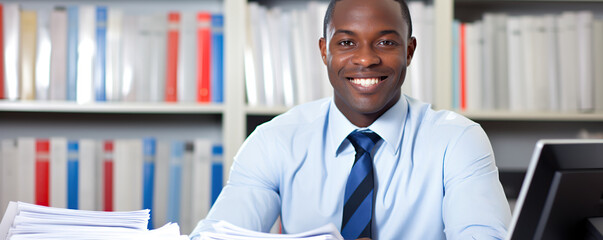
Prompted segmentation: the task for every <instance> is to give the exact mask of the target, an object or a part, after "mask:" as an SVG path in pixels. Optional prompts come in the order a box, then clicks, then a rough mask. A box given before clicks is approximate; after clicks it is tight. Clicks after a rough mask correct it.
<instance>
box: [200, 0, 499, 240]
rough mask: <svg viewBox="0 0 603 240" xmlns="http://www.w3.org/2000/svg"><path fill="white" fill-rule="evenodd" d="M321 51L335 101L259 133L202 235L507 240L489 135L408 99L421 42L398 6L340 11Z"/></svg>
mask: <svg viewBox="0 0 603 240" xmlns="http://www.w3.org/2000/svg"><path fill="white" fill-rule="evenodd" d="M324 26H325V27H324V38H321V39H320V40H319V47H320V52H321V55H322V60H323V62H324V63H325V65H326V67H327V70H328V74H329V79H330V82H331V85H332V86H333V88H334V97H333V98H332V99H330V98H329V99H323V100H319V101H315V102H311V103H307V104H303V105H300V106H297V107H295V108H293V109H291V110H290V111H288V112H287V113H285V114H282V115H280V116H278V117H276V118H274V119H273V120H271V121H270V122H268V123H266V124H263V125H261V126H259V127H258V128H257V129H256V130H255V131H254V132H253V133H252V134H251V135H250V136H249V138H248V139H247V140H246V141H245V143H244V144H243V146H242V147H241V149H240V151H239V153H238V154H237V156H236V157H235V161H234V163H233V166H232V169H231V173H230V179H229V180H228V184H227V185H226V187H224V189H223V190H222V193H221V194H220V197H219V198H218V200H217V201H216V203H215V204H214V206H213V207H212V209H211V210H210V212H209V214H208V215H207V218H206V219H204V220H202V221H200V222H199V225H198V226H197V228H196V229H195V231H193V233H192V234H191V237H192V238H195V237H196V236H198V235H199V232H203V231H211V230H212V226H211V224H212V223H214V222H217V221H219V220H226V221H229V222H231V223H233V224H235V225H238V226H241V227H245V228H248V229H252V230H260V231H268V230H269V229H270V227H271V226H272V225H273V223H274V221H275V220H276V218H277V217H278V216H279V215H280V216H281V219H282V227H283V231H284V232H286V233H297V232H302V231H307V230H310V229H314V228H316V227H320V226H322V225H324V224H327V223H333V224H335V225H336V226H337V227H339V228H340V230H341V232H342V235H343V236H344V237H345V238H346V239H356V238H371V239H500V238H503V237H504V236H505V234H506V229H507V224H508V222H509V221H510V210H509V206H508V204H507V202H506V198H505V195H504V193H503V190H502V187H501V184H500V182H499V181H498V170H497V168H496V165H495V163H494V155H493V153H492V148H491V146H490V143H489V141H488V138H487V136H486V134H485V133H484V131H483V130H482V128H481V127H480V126H479V125H478V124H476V123H474V122H472V121H470V120H468V119H466V118H464V117H463V116H460V115H458V114H455V113H453V112H450V111H434V110H432V109H431V108H430V105H429V104H426V103H422V102H420V101H417V100H415V99H413V98H410V97H408V96H405V95H403V94H401V89H400V88H401V86H402V84H403V83H404V77H405V75H406V68H407V66H408V65H409V64H410V63H411V60H412V57H413V54H414V53H415V48H416V46H417V41H416V40H415V38H414V37H411V36H412V24H411V22H410V14H409V13H408V7H407V5H406V3H404V2H403V1H397V0H370V1H367V0H340V1H331V3H330V5H329V8H328V10H327V14H326V16H325V24H324Z"/></svg>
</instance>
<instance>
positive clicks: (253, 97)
mask: <svg viewBox="0 0 603 240" xmlns="http://www.w3.org/2000/svg"><path fill="white" fill-rule="evenodd" d="M326 9H327V3H325V2H315V1H310V2H308V3H307V5H306V7H305V9H303V8H299V9H292V10H287V11H286V10H285V9H283V8H280V7H273V8H270V9H268V8H267V7H265V6H261V5H259V4H258V3H257V2H249V3H248V9H247V10H248V12H247V13H248V14H247V16H248V19H247V26H245V29H246V34H247V42H246V45H245V57H244V58H245V86H246V92H247V103H248V104H249V105H250V106H288V107H291V106H294V105H297V104H300V103H305V102H309V101H311V100H315V99H319V98H323V97H327V96H332V95H333V88H332V87H331V85H330V83H329V79H328V77H327V73H326V68H325V65H324V64H323V62H322V61H321V57H320V51H319V48H318V40H319V39H320V38H321V37H322V35H323V34H322V23H323V19H324V14H325V12H326Z"/></svg>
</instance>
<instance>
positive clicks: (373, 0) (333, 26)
mask: <svg viewBox="0 0 603 240" xmlns="http://www.w3.org/2000/svg"><path fill="white" fill-rule="evenodd" d="M362 26H364V27H369V28H372V29H374V30H376V31H383V30H388V31H390V30H394V31H396V32H397V34H399V35H402V34H403V32H404V31H405V28H406V23H405V20H404V18H403V17H402V8H401V6H400V3H398V2H396V1H394V0H370V1H367V0H341V1H337V2H336V3H335V6H334V9H333V15H332V19H331V21H330V23H329V24H328V29H327V31H330V32H331V34H335V33H348V34H349V33H353V32H355V30H354V29H355V28H357V27H362ZM365 29H366V28H365ZM340 30H342V31H340ZM331 34H330V35H331Z"/></svg>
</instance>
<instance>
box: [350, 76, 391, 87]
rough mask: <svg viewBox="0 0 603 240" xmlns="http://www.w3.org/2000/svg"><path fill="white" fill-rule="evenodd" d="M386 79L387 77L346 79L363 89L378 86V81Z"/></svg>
mask: <svg viewBox="0 0 603 240" xmlns="http://www.w3.org/2000/svg"><path fill="white" fill-rule="evenodd" d="M386 78H387V76H381V77H366V78H351V77H349V78H347V79H348V80H349V81H350V82H352V83H353V84H356V85H360V86H363V87H371V86H373V85H376V84H378V83H379V82H380V81H383V80H385V79H386Z"/></svg>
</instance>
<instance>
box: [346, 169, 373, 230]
mask: <svg viewBox="0 0 603 240" xmlns="http://www.w3.org/2000/svg"><path fill="white" fill-rule="evenodd" d="M372 191H373V181H372V180H371V179H370V178H369V177H368V176H367V177H366V178H364V181H362V183H361V184H360V185H359V186H358V188H356V191H354V193H352V194H351V195H350V196H351V197H350V199H349V200H348V201H346V202H345V205H344V207H343V221H342V223H341V227H342V228H343V227H344V226H345V225H346V224H347V222H348V221H349V220H350V217H351V216H352V215H353V214H354V212H355V211H356V209H357V208H358V206H360V204H361V203H362V202H363V201H364V200H365V198H366V197H367V196H368V195H369V194H370V193H372Z"/></svg>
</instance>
